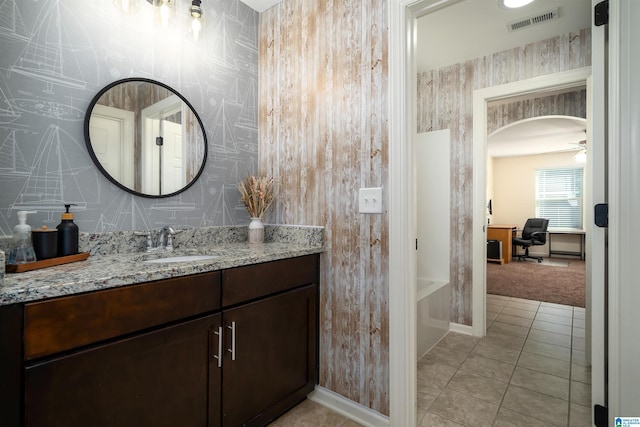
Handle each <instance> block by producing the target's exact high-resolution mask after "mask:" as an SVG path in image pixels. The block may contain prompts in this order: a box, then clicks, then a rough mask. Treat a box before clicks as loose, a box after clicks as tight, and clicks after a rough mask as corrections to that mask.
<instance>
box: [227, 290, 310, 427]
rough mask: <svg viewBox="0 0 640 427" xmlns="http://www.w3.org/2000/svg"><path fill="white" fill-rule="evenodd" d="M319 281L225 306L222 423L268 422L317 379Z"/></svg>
mask: <svg viewBox="0 0 640 427" xmlns="http://www.w3.org/2000/svg"><path fill="white" fill-rule="evenodd" d="M316 292H317V287H316V286H315V285H310V286H305V287H303V288H300V289H297V290H293V291H289V292H286V293H284V294H281V295H277V296H273V297H270V298H266V299H264V300H260V301H256V302H254V303H250V304H246V305H244V306H241V307H238V308H235V309H231V310H227V311H224V312H223V323H224V327H225V328H224V329H225V344H226V345H225V347H226V352H225V358H224V361H223V376H222V378H223V380H222V381H223V384H222V390H223V392H222V410H223V418H222V423H223V425H224V426H225V427H228V426H239V425H249V426H262V425H266V423H267V422H268V421H270V420H272V419H273V418H275V417H277V416H278V415H280V414H282V413H283V412H284V411H286V410H287V409H289V408H290V407H291V406H293V405H295V404H296V403H298V402H299V401H301V400H303V399H304V398H305V396H306V395H307V394H309V393H310V392H311V391H312V390H313V388H314V386H315V384H316V382H317V378H316V376H317V374H316V372H317V320H316V319H317V305H316V304H317V302H316V301H317V297H316Z"/></svg>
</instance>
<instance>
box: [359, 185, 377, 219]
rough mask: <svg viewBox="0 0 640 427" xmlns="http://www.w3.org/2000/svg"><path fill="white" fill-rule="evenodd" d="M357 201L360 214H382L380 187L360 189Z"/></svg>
mask: <svg viewBox="0 0 640 427" xmlns="http://www.w3.org/2000/svg"><path fill="white" fill-rule="evenodd" d="M358 199H359V207H360V213H382V187H374V188H361V189H360V193H359V197H358Z"/></svg>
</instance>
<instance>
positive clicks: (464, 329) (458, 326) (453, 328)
mask: <svg viewBox="0 0 640 427" xmlns="http://www.w3.org/2000/svg"><path fill="white" fill-rule="evenodd" d="M449 332H456V333H458V334H464V335H473V326H469V325H463V324H462V323H453V322H450V323H449Z"/></svg>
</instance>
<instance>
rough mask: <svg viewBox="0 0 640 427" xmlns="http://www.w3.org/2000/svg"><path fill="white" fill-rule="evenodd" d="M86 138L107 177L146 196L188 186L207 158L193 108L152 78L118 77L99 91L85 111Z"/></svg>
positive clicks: (163, 194) (204, 143)
mask: <svg viewBox="0 0 640 427" xmlns="http://www.w3.org/2000/svg"><path fill="white" fill-rule="evenodd" d="M85 139H86V143H87V147H88V149H89V154H90V155H91V157H92V158H93V160H94V162H95V163H96V165H97V166H98V168H99V169H100V170H101V171H102V172H103V173H104V174H105V176H106V177H107V178H109V180H111V181H112V182H114V183H115V184H117V185H118V186H120V187H121V188H123V189H124V190H127V191H129V192H132V193H134V194H138V195H141V196H145V197H168V196H172V195H175V194H177V193H180V192H182V191H184V190H186V189H187V188H188V187H189V186H190V185H191V184H193V182H195V180H197V178H198V176H199V175H200V173H202V169H203V168H204V164H205V161H206V157H207V141H206V135H205V132H204V128H203V126H202V122H201V121H200V118H199V117H198V115H197V113H196V112H195V110H194V109H193V108H192V107H191V105H190V104H189V103H188V102H187V100H186V99H185V98H184V97H182V95H180V94H179V93H177V92H176V91H174V90H173V89H171V88H170V87H168V86H166V85H164V84H162V83H160V82H156V81H153V80H148V79H125V80H120V81H117V82H115V83H112V84H110V85H109V86H107V87H105V88H104V89H103V90H102V91H100V93H98V95H96V97H95V98H94V99H93V101H92V102H91V105H90V107H89V110H88V112H87V116H86V119H85Z"/></svg>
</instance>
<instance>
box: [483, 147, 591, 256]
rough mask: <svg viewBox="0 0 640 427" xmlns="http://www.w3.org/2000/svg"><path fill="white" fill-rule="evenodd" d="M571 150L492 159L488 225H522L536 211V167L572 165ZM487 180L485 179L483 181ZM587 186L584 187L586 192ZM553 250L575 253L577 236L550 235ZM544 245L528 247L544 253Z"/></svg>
mask: <svg viewBox="0 0 640 427" xmlns="http://www.w3.org/2000/svg"><path fill="white" fill-rule="evenodd" d="M573 154H574V153H573V152H564V153H553V154H541V155H536V156H520V157H499V158H495V159H493V168H492V181H493V218H492V221H491V222H492V224H516V225H518V226H520V227H522V226H524V223H525V222H526V220H527V218H533V217H535V213H536V195H535V184H536V176H535V171H536V169H541V168H554V167H575V166H577V165H578V164H577V163H576V162H575V160H574V159H573ZM487 181H488V180H487ZM488 185H489V183H488ZM586 191H587V189H585V193H586ZM553 241H554V243H553V248H554V250H561V251H571V252H578V251H579V250H580V246H579V245H580V241H579V237H577V236H554V238H553ZM548 251H549V248H548V245H544V246H536V247H534V248H531V250H530V252H531V253H533V254H540V255H546V254H547V253H548Z"/></svg>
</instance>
